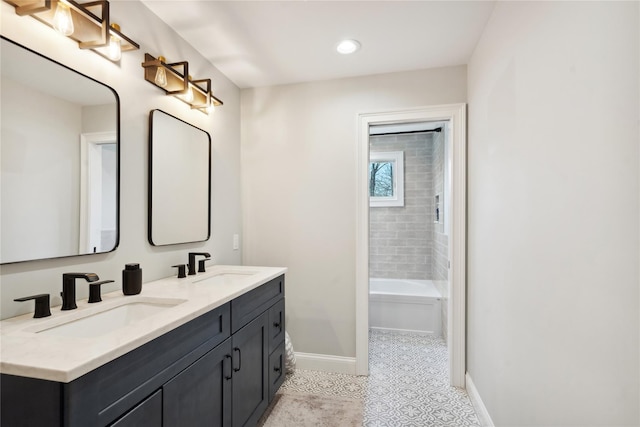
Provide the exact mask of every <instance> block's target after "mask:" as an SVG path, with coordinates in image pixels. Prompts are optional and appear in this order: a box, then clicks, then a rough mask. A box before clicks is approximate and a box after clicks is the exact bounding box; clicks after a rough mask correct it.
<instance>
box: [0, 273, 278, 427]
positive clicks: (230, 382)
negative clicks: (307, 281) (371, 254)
mask: <svg viewBox="0 0 640 427" xmlns="http://www.w3.org/2000/svg"><path fill="white" fill-rule="evenodd" d="M285 272H286V269H284V268H273V267H240V266H214V267H211V268H209V269H208V272H206V273H200V274H198V275H195V276H188V277H187V278H181V279H178V278H176V277H172V278H166V279H162V280H158V281H154V282H149V283H146V284H144V285H143V288H142V292H141V293H140V294H139V295H134V296H125V295H123V294H122V292H120V291H117V292H112V293H109V294H105V295H103V296H102V300H103V301H102V302H100V303H97V304H88V303H87V302H86V301H78V303H77V305H78V308H77V309H75V310H70V311H60V310H59V309H58V308H57V307H54V308H53V309H52V310H51V311H52V313H53V314H52V316H50V317H45V318H40V319H34V318H32V315H30V314H29V315H23V316H18V317H14V318H11V319H7V320H4V321H2V322H0V334H1V337H0V339H1V341H2V347H1V350H0V371H1V373H2V378H1V381H0V385H1V391H0V397H1V399H2V402H1V407H2V411H1V414H0V415H1V420H0V423H1V424H2V425H3V426H36V425H37V426H82V427H86V426H118V427H123V426H137V427H147V426H149V427H151V426H154V427H155V426H198V425H214V426H234V427H235V426H253V425H255V424H256V422H257V421H258V419H259V418H260V416H261V415H262V414H263V413H264V411H265V409H266V408H267V406H268V404H269V402H270V401H271V400H272V399H273V396H274V395H275V392H276V391H277V389H278V388H279V387H280V385H281V384H282V382H283V381H284V376H285V375H284V335H285V333H284V326H285V325H284V273H285Z"/></svg>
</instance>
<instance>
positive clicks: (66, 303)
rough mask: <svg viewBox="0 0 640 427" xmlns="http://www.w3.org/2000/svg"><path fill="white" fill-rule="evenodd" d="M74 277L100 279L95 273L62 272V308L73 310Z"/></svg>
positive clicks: (74, 303) (74, 304)
mask: <svg viewBox="0 0 640 427" xmlns="http://www.w3.org/2000/svg"><path fill="white" fill-rule="evenodd" d="M76 279H84V280H86V281H87V282H95V281H97V280H100V278H99V277H98V275H97V274H95V273H64V274H63V275H62V293H61V294H60V295H62V310H73V309H75V308H78V306H77V305H76Z"/></svg>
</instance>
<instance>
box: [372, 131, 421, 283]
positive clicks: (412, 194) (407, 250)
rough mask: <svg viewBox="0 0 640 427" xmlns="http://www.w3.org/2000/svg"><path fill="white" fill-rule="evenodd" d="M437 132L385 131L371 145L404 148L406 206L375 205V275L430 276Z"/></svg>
mask: <svg viewBox="0 0 640 427" xmlns="http://www.w3.org/2000/svg"><path fill="white" fill-rule="evenodd" d="M431 142H432V134H431V133H424V134H404V135H381V136H371V137H370V138H369V149H370V151H371V152H375V151H403V152H404V206H398V207H373V208H370V209H369V276H370V277H373V278H385V279H419V280H424V279H429V278H430V276H431V274H432V268H433V260H432V258H433V257H432V252H433V177H432V172H431V163H432V151H433V150H432V144H431Z"/></svg>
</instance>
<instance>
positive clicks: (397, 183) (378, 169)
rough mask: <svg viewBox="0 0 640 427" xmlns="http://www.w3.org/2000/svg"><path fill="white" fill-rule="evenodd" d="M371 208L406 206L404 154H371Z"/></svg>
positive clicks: (394, 152)
mask: <svg viewBox="0 0 640 427" xmlns="http://www.w3.org/2000/svg"><path fill="white" fill-rule="evenodd" d="M369 206H371V207H383V206H404V153H403V152H402V151H391V152H372V153H370V154H369Z"/></svg>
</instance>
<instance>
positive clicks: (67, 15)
mask: <svg viewBox="0 0 640 427" xmlns="http://www.w3.org/2000/svg"><path fill="white" fill-rule="evenodd" d="M53 28H55V29H56V31H58V32H59V33H60V34H63V35H65V36H70V35H71V34H73V30H74V28H73V18H72V17H71V9H69V6H67V5H66V4H64V3H62V2H58V6H57V7H56V13H55V14H54V15H53Z"/></svg>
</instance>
